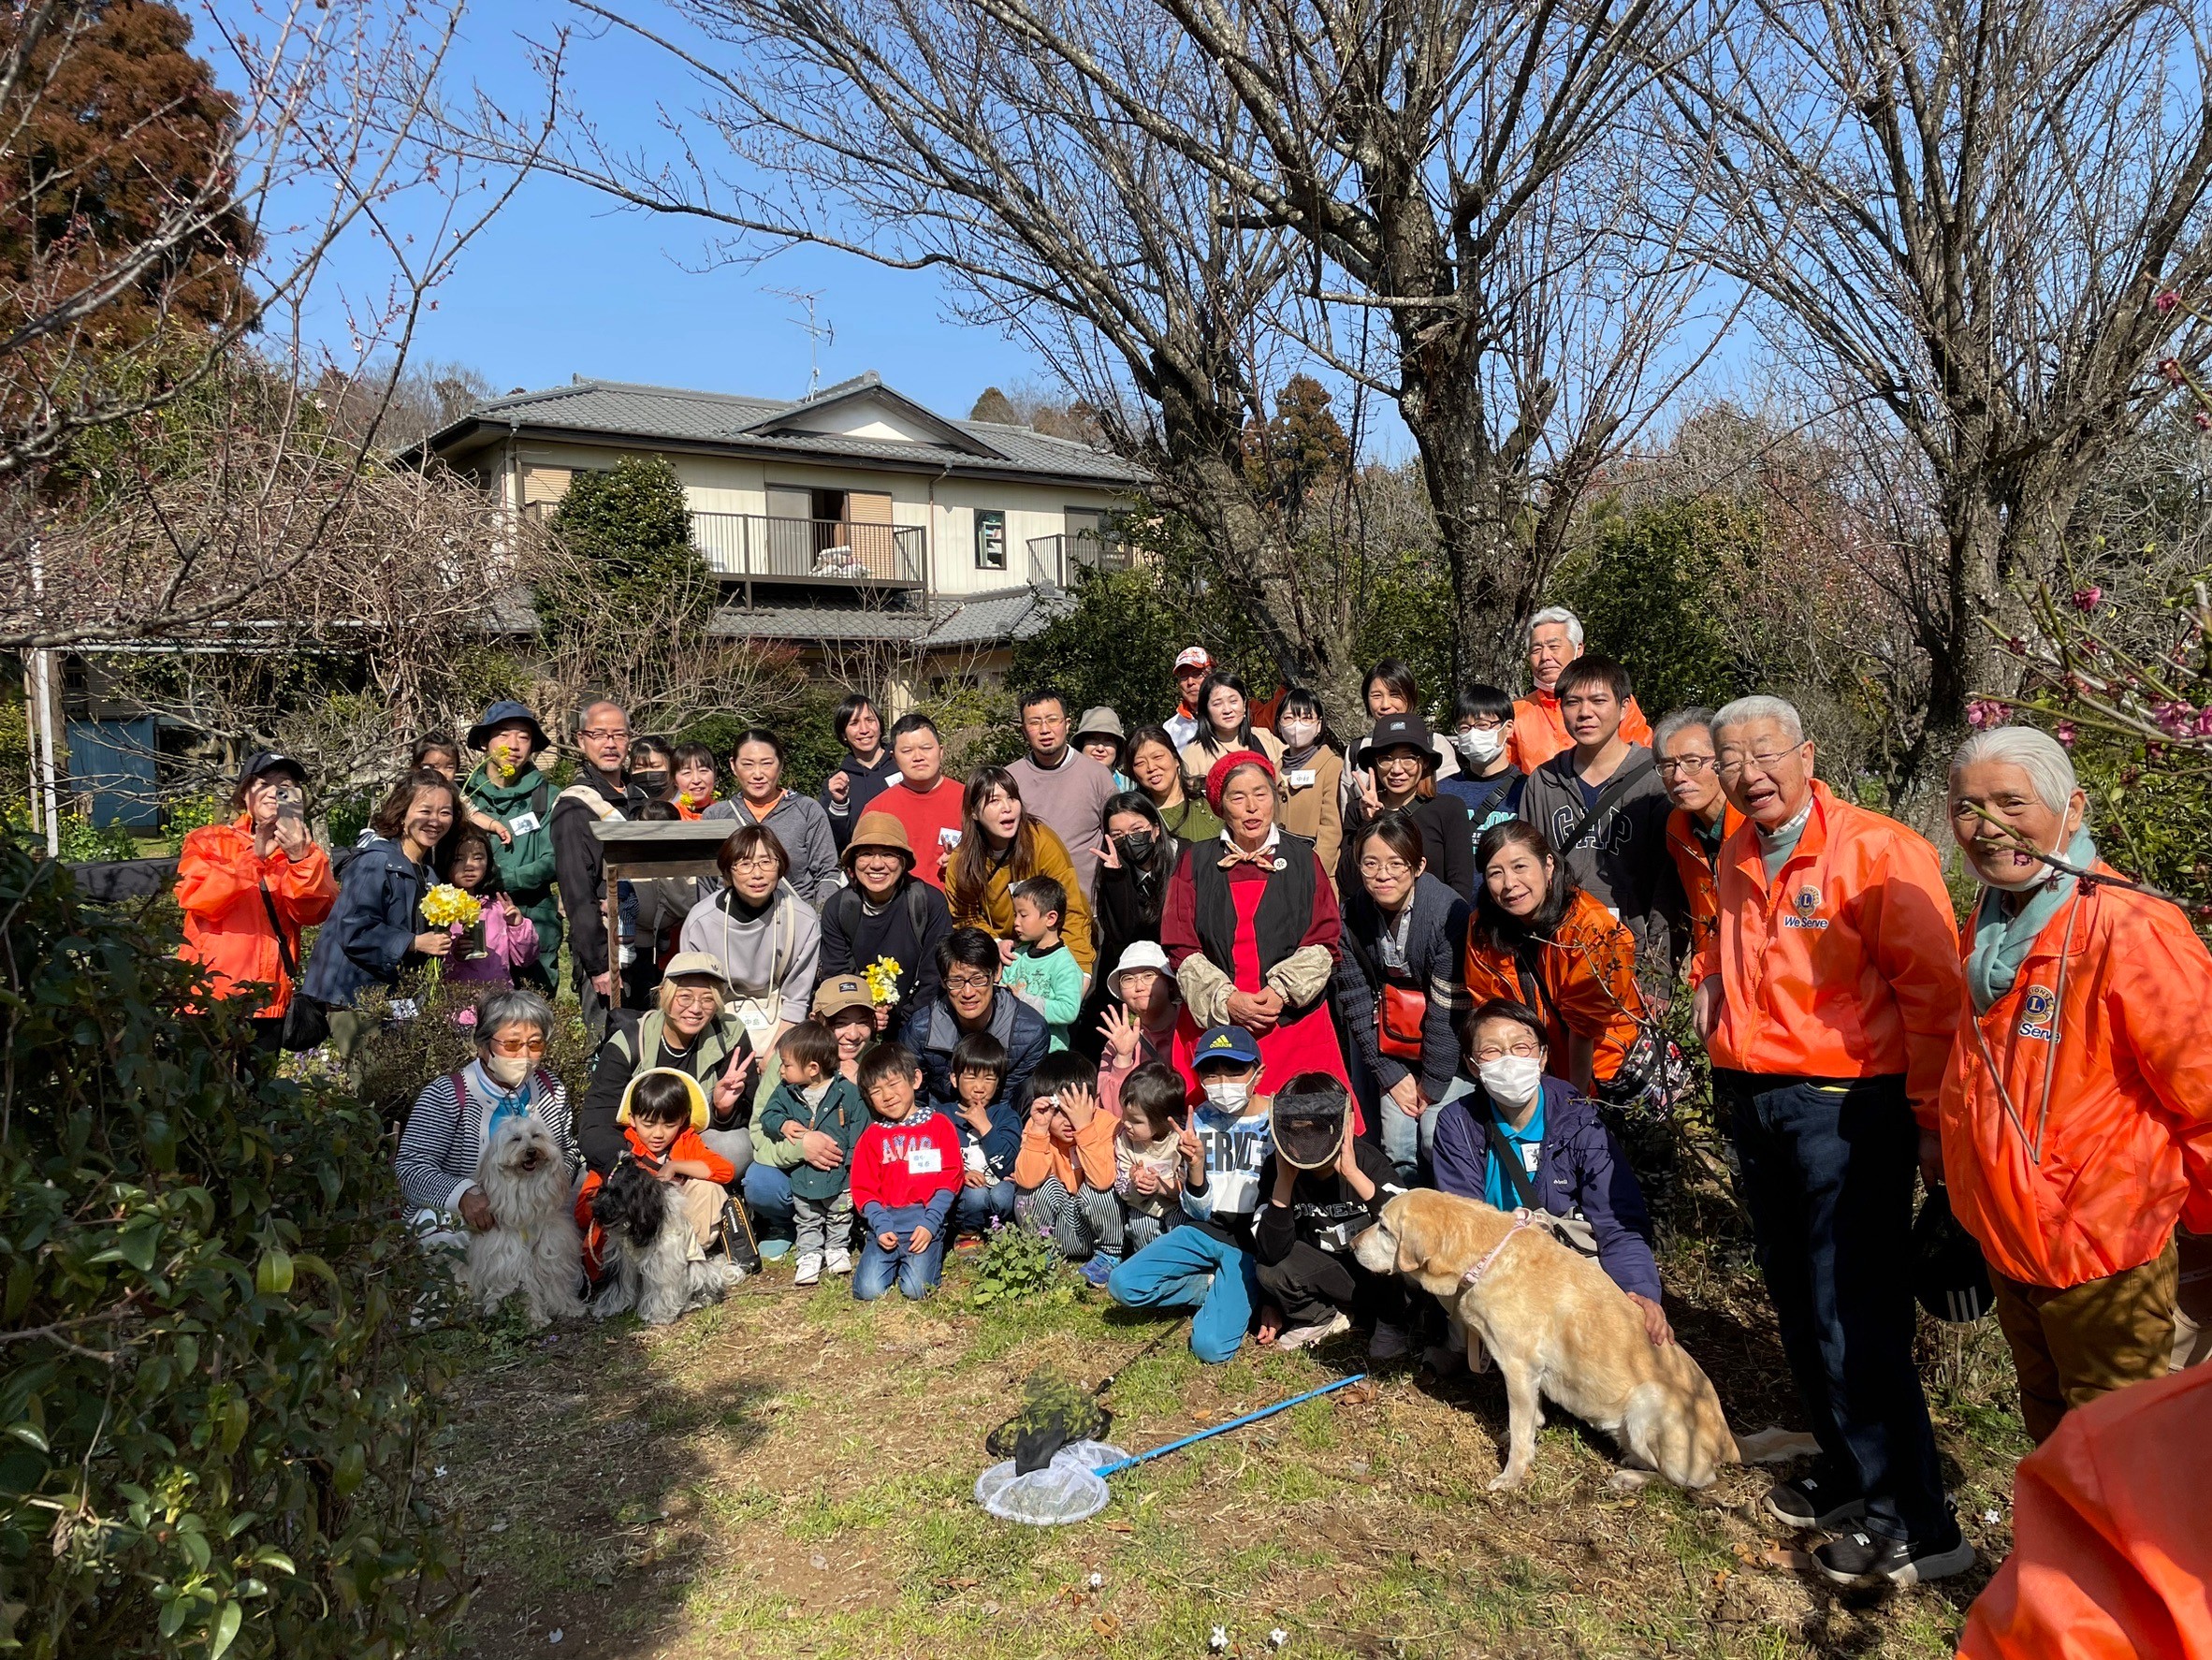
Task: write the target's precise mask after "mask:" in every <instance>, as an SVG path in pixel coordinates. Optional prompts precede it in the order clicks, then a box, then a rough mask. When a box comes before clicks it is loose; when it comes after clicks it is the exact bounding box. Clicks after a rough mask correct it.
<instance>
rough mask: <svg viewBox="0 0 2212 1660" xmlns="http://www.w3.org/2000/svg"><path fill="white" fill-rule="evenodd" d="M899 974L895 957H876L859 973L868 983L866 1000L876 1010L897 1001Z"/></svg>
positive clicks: (899, 970)
mask: <svg viewBox="0 0 2212 1660" xmlns="http://www.w3.org/2000/svg"><path fill="white" fill-rule="evenodd" d="M900 972H901V969H900V968H899V962H898V959H897V958H896V957H878V958H877V959H876V960H875V961H874V962H872V963H870V964H869V965H868V966H867V967H866V968H863V969H862V970H861V971H860V974H861V978H862V979H864V980H866V982H867V983H868V1000H869V1001H870V1002H872V1003H874V1004H875V1005H876V1006H877V1007H878V1008H883V1007H887V1006H888V1005H890V1004H894V1003H896V1002H897V1001H898V977H899V974H900Z"/></svg>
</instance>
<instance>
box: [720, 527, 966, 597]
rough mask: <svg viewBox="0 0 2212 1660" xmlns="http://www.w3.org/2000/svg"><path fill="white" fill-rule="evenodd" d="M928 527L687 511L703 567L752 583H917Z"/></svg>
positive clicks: (919, 578)
mask: <svg viewBox="0 0 2212 1660" xmlns="http://www.w3.org/2000/svg"><path fill="white" fill-rule="evenodd" d="M928 534H929V532H928V531H927V530H925V529H924V527H922V526H921V525H880V524H855V523H852V522H851V521H850V520H846V519H837V518H771V517H768V516H767V515H766V514H764V513H694V514H692V515H691V545H692V546H694V547H696V548H698V550H699V551H700V553H701V554H703V555H705V556H706V565H707V569H709V570H711V571H713V572H714V573H715V575H718V576H736V577H740V578H743V579H745V580H748V581H754V582H830V581H842V582H891V583H914V584H919V583H920V582H921V580H922V565H923V557H924V553H925V551H926V538H927V536H928Z"/></svg>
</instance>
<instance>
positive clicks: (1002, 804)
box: [945, 766, 1097, 978]
mask: <svg viewBox="0 0 2212 1660" xmlns="http://www.w3.org/2000/svg"><path fill="white" fill-rule="evenodd" d="M1032 876H1049V877H1051V878H1052V879H1053V880H1054V881H1056V882H1058V883H1059V884H1060V886H1061V887H1062V888H1064V889H1066V890H1067V894H1068V909H1067V910H1065V911H1064V912H1062V913H1061V916H1060V939H1061V942H1062V943H1063V944H1065V945H1066V946H1067V947H1068V954H1069V955H1070V956H1072V957H1073V958H1074V959H1075V960H1076V962H1077V963H1079V964H1080V965H1082V968H1083V971H1084V976H1085V977H1086V978H1087V977H1088V976H1089V975H1090V973H1091V965H1092V962H1093V961H1094V959H1095V958H1096V955H1097V949H1096V947H1095V946H1094V945H1093V944H1092V942H1091V910H1090V902H1089V899H1088V897H1087V896H1085V895H1084V891H1083V887H1082V884H1081V883H1079V882H1078V881H1076V880H1075V864H1074V861H1073V860H1071V859H1070V858H1069V857H1068V848H1067V844H1066V843H1064V842H1062V841H1061V840H1060V838H1059V837H1057V836H1055V834H1053V829H1052V826H1051V825H1049V824H1047V823H1044V822H1043V821H1042V820H1041V819H1033V818H1031V817H1030V816H1029V815H1028V814H1027V813H1026V812H1025V811H1024V810H1023V808H1022V790H1021V786H1020V785H1019V784H1017V783H1015V782H1014V779H1013V775H1012V774H1011V773H1010V772H1008V771H1007V770H1006V769H1005V768H1004V767H998V766H983V767H978V768H977V769H976V774H975V776H974V777H973V778H971V779H968V794H967V796H966V798H965V799H964V800H963V801H962V803H961V807H960V845H959V846H958V847H956V848H954V849H953V858H952V862H951V864H950V865H949V866H947V867H946V870H945V898H946V900H947V901H948V902H949V903H950V904H951V907H952V911H953V926H954V927H955V928H982V930H983V931H984V932H985V933H987V934H991V935H994V936H996V937H997V940H998V955H999V958H1000V960H1001V961H1006V962H1011V961H1012V960H1013V952H1014V945H1015V943H1016V940H1015V938H1014V919H1013V900H1012V898H1011V896H1009V894H1008V892H1007V890H1008V889H1010V888H1011V887H1012V886H1013V884H1014V883H1016V882H1018V881H1028V880H1029V878H1031V877H1032Z"/></svg>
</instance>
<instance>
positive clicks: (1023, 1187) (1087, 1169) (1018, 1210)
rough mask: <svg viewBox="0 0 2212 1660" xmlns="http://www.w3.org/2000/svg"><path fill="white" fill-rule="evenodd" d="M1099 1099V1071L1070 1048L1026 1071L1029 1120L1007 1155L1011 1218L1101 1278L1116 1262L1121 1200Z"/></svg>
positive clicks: (1111, 1121) (1109, 1125)
mask: <svg viewBox="0 0 2212 1660" xmlns="http://www.w3.org/2000/svg"><path fill="white" fill-rule="evenodd" d="M1120 1122H1121V1120H1120V1119H1119V1117H1118V1116H1116V1115H1115V1114H1113V1113H1109V1112H1108V1111H1106V1110H1105V1108H1103V1107H1101V1106H1100V1105H1099V1071H1098V1069H1097V1068H1096V1067H1094V1066H1092V1065H1091V1063H1090V1062H1089V1061H1087V1060H1085V1059H1084V1058H1083V1057H1082V1056H1079V1055H1077V1054H1076V1053H1075V1052H1074V1051H1073V1050H1069V1049H1063V1050H1062V1051H1060V1052H1059V1053H1058V1054H1057V1055H1048V1056H1045V1057H1044V1058H1043V1059H1042V1060H1041V1061H1039V1062H1038V1063H1037V1070H1036V1071H1034V1072H1032V1073H1031V1074H1030V1075H1029V1122H1028V1124H1027V1126H1026V1128H1025V1129H1023V1131H1022V1150H1021V1152H1020V1153H1019V1154H1018V1155H1017V1156H1016V1157H1015V1158H1014V1171H1013V1184H1014V1219H1015V1220H1016V1221H1018V1222H1019V1223H1021V1224H1022V1226H1023V1227H1025V1228H1034V1229H1035V1230H1037V1231H1038V1232H1040V1233H1048V1234H1050V1235H1051V1236H1052V1239H1053V1243H1054V1244H1055V1245H1058V1246H1059V1247H1060V1254H1061V1255H1062V1256H1063V1257H1066V1258H1067V1259H1068V1260H1070V1261H1071V1262H1080V1263H1082V1264H1083V1275H1084V1278H1085V1279H1087V1280H1089V1281H1090V1282H1091V1283H1092V1284H1093V1285H1098V1286H1102V1285H1104V1284H1105V1283H1106V1276H1107V1275H1108V1274H1112V1273H1113V1270H1114V1269H1115V1268H1116V1267H1118V1266H1119V1265H1120V1263H1121V1249H1122V1227H1121V1200H1120V1197H1119V1195H1117V1194H1116V1193H1115V1192H1114V1191H1113V1176H1114V1170H1113V1132H1114V1130H1115V1129H1117V1128H1118V1127H1119V1125H1120Z"/></svg>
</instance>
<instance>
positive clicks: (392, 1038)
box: [355, 969, 596, 1124]
mask: <svg viewBox="0 0 2212 1660" xmlns="http://www.w3.org/2000/svg"><path fill="white" fill-rule="evenodd" d="M482 995H483V988H482V987H481V986H472V985H469V984H466V983H462V984H458V985H456V984H454V983H450V982H441V983H438V984H436V985H435V986H433V985H432V984H431V983H429V976H428V974H427V972H426V971H425V970H421V969H416V970H414V971H412V972H410V973H407V974H403V975H401V976H400V984H399V986H398V987H397V988H396V990H395V991H394V992H393V993H392V994H391V995H390V996H387V995H386V993H385V991H384V990H383V988H381V987H378V986H371V987H369V988H368V989H367V990H366V991H364V992H362V994H361V995H360V997H358V998H357V1000H356V1002H355V1007H356V1008H357V1009H358V1010H360V1011H361V1012H363V1013H364V1014H371V1015H381V1014H382V1013H383V1012H385V1011H386V1009H388V1008H389V1007H390V1005H391V1001H392V997H399V998H402V999H405V1000H408V1001H411V1002H413V1003H414V1004H415V1009H416V1011H417V1012H416V1014H415V1018H413V1019H412V1020H406V1021H400V1022H397V1023H395V1024H393V1025H390V1026H386V1027H380V1028H379V1029H378V1030H377V1031H376V1032H375V1033H374V1034H373V1035H372V1036H371V1038H370V1039H369V1040H368V1041H366V1042H365V1043H363V1044H362V1045H361V1050H360V1074H361V1075H360V1097H361V1099H362V1101H363V1102H364V1103H366V1104H367V1105H368V1106H369V1107H371V1108H372V1109H373V1110H374V1111H375V1112H376V1114H378V1115H379V1116H380V1117H381V1118H382V1119H383V1120H384V1121H385V1122H386V1123H387V1124H388V1123H398V1122H400V1121H401V1120H403V1119H404V1118H405V1117H406V1114H407V1111H408V1109H409V1108H411V1107H412V1106H414V1104H415V1097H416V1096H418V1095H420V1094H421V1093H422V1089H423V1085H426V1084H428V1083H429V1081H430V1080H431V1079H432V1078H435V1077H438V1076H439V1075H440V1074H441V1073H444V1072H451V1071H458V1070H459V1069H460V1068H462V1067H465V1066H467V1065H468V1064H469V1062H470V1061H471V1060H473V1059H474V1058H475V1055H476V1034H475V1031H474V1029H473V1027H464V1026H460V1025H458V1024H456V1022H455V1020H454V1016H456V1015H457V1014H459V1013H461V1012H464V1011H468V1010H473V1008H474V1007H475V1004H476V1002H477V999H478V998H479V997H482ZM553 1014H554V1020H553V1032H552V1035H551V1037H550V1038H549V1039H548V1040H547V1041H546V1058H545V1061H544V1063H543V1064H544V1065H545V1067H546V1070H548V1071H550V1072H551V1073H552V1074H553V1075H554V1076H555V1077H557V1078H559V1079H560V1081H561V1083H563V1084H565V1085H567V1086H568V1095H569V1101H570V1105H571V1107H572V1109H573V1108H574V1106H575V1105H576V1104H578V1103H580V1102H581V1101H582V1100H583V1099H584V1085H585V1083H586V1081H587V1080H588V1079H589V1076H590V1071H591V1057H592V1056H593V1055H594V1053H596V1051H595V1050H594V1048H593V1045H592V1042H591V1040H590V1037H589V1034H588V1033H586V1031H585V1030H584V1022H583V1018H582V1014H581V1012H580V1011H579V1010H578V1009H577V1007H576V1003H575V998H574V997H564V998H563V999H562V1000H561V1001H560V1003H558V1004H556V1005H555V1006H554V1011H553Z"/></svg>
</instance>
